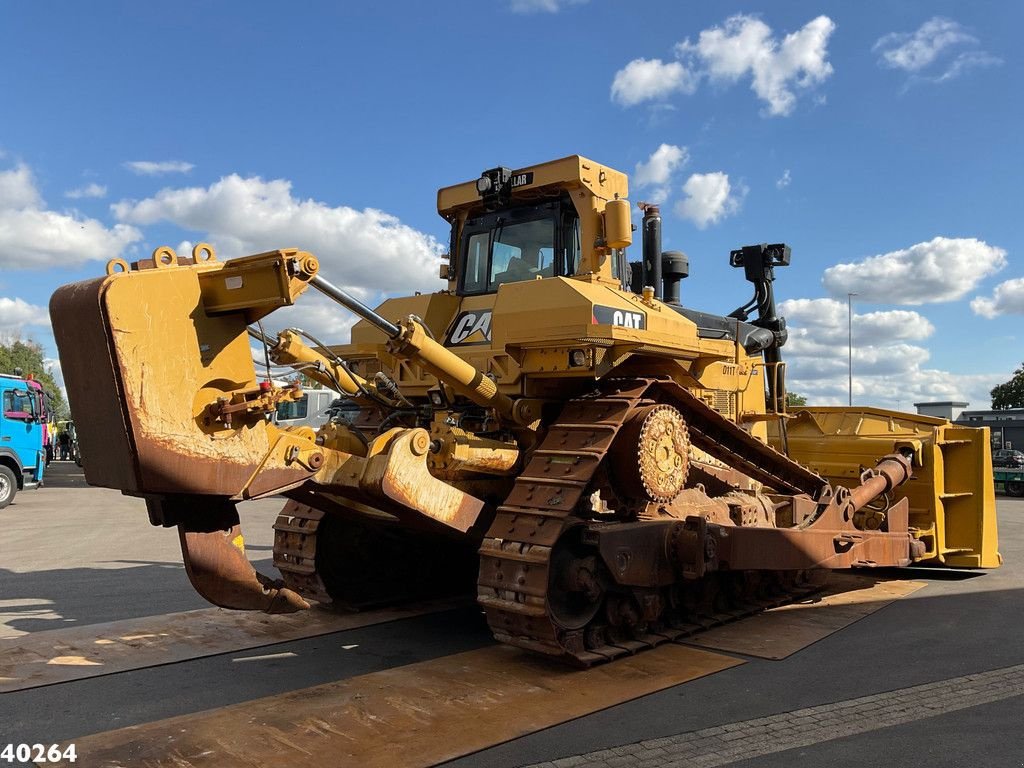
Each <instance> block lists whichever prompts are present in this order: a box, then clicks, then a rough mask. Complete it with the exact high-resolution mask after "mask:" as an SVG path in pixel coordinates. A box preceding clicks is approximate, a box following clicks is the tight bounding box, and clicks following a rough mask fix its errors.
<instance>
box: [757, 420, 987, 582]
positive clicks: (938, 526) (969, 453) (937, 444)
mask: <svg viewBox="0 0 1024 768" xmlns="http://www.w3.org/2000/svg"><path fill="white" fill-rule="evenodd" d="M770 429H771V439H772V442H773V444H774V445H775V447H777V448H781V447H782V445H781V439H780V435H779V433H778V428H777V426H776V425H770ZM787 432H788V444H789V451H790V455H791V456H792V457H793V458H795V459H796V460H797V461H799V462H801V463H802V464H805V465H806V466H808V467H810V468H811V469H813V470H814V471H816V472H818V473H819V474H820V475H822V476H823V477H825V478H826V479H827V480H829V481H830V482H832V483H835V484H838V485H844V486H847V487H852V486H854V485H856V484H857V483H858V477H859V475H860V473H861V471H862V470H863V469H864V468H865V467H871V466H874V464H875V462H876V461H878V459H879V458H880V457H881V456H884V455H885V454H887V453H892V452H893V451H894V450H899V449H900V448H904V447H906V448H911V449H913V450H914V451H915V460H914V475H913V478H912V479H911V481H910V482H908V483H906V484H904V485H903V486H901V487H900V488H899V489H897V490H896V492H895V493H894V494H893V498H894V500H898V499H900V498H904V497H905V498H906V499H907V501H908V503H909V506H910V526H911V528H912V529H916V534H915V535H916V536H917V537H918V538H919V539H920V540H921V541H922V542H924V544H925V546H926V553H925V555H924V557H923V558H922V559H923V560H924V561H926V562H934V563H942V564H944V565H949V566H958V567H979V568H994V567H996V566H998V565H999V564H1000V563H1001V562H1002V559H1001V557H1000V555H999V552H998V533H997V525H996V514H995V490H994V485H993V481H992V456H991V451H990V447H989V439H988V430H986V429H975V428H973V427H961V426H957V425H953V424H950V423H949V422H948V421H946V420H945V419H937V418H933V417H930V416H918V415H915V414H909V413H900V412H898V411H888V410H884V409H881V408H867V407H863V408H862V407H853V408H838V407H806V408H800V409H798V410H797V411H796V415H795V418H793V419H790V420H789V422H788V428H787Z"/></svg>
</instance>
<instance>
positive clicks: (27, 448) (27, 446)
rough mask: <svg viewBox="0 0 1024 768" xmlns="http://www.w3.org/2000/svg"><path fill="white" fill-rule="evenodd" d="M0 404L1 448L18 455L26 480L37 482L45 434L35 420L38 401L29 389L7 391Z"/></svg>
mask: <svg viewBox="0 0 1024 768" xmlns="http://www.w3.org/2000/svg"><path fill="white" fill-rule="evenodd" d="M0 401H2V405H3V410H2V414H0V446H2V447H3V448H7V449H9V450H11V451H13V452H14V453H15V455H17V457H18V461H20V462H21V466H22V468H23V472H24V474H25V475H26V479H27V480H29V481H32V480H37V479H39V470H40V466H39V465H40V461H39V453H40V451H41V449H42V443H43V432H42V425H41V424H40V423H39V422H38V419H37V418H36V411H35V398H34V397H33V396H32V394H31V393H30V392H29V391H28V390H27V389H16V388H14V387H7V388H5V389H4V390H3V394H2V396H0ZM5 452H6V451H5Z"/></svg>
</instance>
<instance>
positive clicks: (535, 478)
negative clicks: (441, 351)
mask: <svg viewBox="0 0 1024 768" xmlns="http://www.w3.org/2000/svg"><path fill="white" fill-rule="evenodd" d="M649 386H650V383H649V382H647V381H639V382H638V381H629V382H626V383H624V384H623V385H622V386H621V388H617V387H615V386H614V385H612V384H609V385H607V386H606V388H605V391H604V393H603V394H604V397H597V398H581V399H578V400H573V401H570V402H569V403H567V404H566V405H565V407H564V408H563V409H562V413H561V415H560V416H559V418H558V419H557V420H556V421H555V422H554V423H553V424H552V425H551V426H550V428H549V429H548V432H547V436H546V437H545V438H544V440H543V441H542V442H541V444H540V446H539V447H538V448H537V449H536V450H535V451H534V452H533V454H532V456H531V458H530V460H529V462H528V463H527V465H526V468H525V469H524V470H523V473H522V474H521V475H520V476H519V477H518V478H517V479H516V484H515V486H514V487H513V489H512V492H511V493H510V494H509V495H508V497H507V498H506V499H505V503H504V504H503V505H502V506H501V507H499V508H498V513H497V515H496V516H495V518H494V522H493V523H492V524H491V527H490V529H489V530H488V531H487V537H486V538H485V539H484V542H483V544H482V546H481V548H480V578H479V581H478V585H479V589H478V597H477V600H478V602H479V603H480V605H481V606H482V607H483V609H484V613H485V614H486V615H487V622H488V624H489V625H490V627H491V631H492V632H493V633H494V636H495V638H497V639H498V640H500V641H502V642H504V643H508V644H510V645H516V646H519V647H520V648H526V649H527V650H531V651H537V652H540V653H544V654H547V655H551V656H556V657H559V658H562V659H564V660H566V661H570V662H574V663H577V664H582V665H589V664H594V663H598V662H601V661H604V660H605V659H606V658H609V657H612V656H615V655H620V654H623V653H627V652H628V649H627V648H625V647H622V646H616V645H614V644H608V645H607V647H606V646H604V645H602V646H601V648H600V649H597V650H604V651H605V653H597V652H595V649H594V648H591V649H587V648H586V647H585V646H584V642H583V637H582V633H581V632H579V631H577V632H575V633H574V636H575V637H576V640H575V641H570V642H568V643H567V642H566V641H565V639H564V634H563V632H562V631H560V628H559V626H558V625H557V624H556V623H555V621H554V619H553V617H552V615H551V613H550V611H549V603H548V589H549V584H550V582H551V579H552V570H553V569H555V568H557V567H558V565H557V563H556V564H553V563H552V551H553V547H554V544H555V542H556V541H557V540H558V539H559V537H560V536H561V535H562V534H563V532H564V531H565V530H566V528H567V527H571V526H572V523H571V522H568V519H569V517H570V515H571V514H572V512H573V511H574V510H575V508H576V505H577V503H578V502H579V501H580V499H581V498H582V497H583V494H584V491H585V490H586V488H587V486H588V484H589V482H590V481H591V479H592V478H593V477H594V474H595V472H596V471H597V469H598V467H599V466H600V464H601V461H602V459H604V457H605V455H606V454H607V453H608V450H609V449H610V447H611V445H612V442H613V441H614V440H615V437H616V436H617V435H618V433H619V430H620V429H621V428H622V425H623V424H624V423H625V422H626V420H627V419H628V418H629V416H630V415H631V413H632V411H633V409H634V408H635V407H636V405H637V403H639V402H640V399H641V398H642V397H643V395H644V393H645V392H646V391H647V389H648V388H649ZM580 567H581V568H585V565H581V566H580ZM584 623H585V622H584Z"/></svg>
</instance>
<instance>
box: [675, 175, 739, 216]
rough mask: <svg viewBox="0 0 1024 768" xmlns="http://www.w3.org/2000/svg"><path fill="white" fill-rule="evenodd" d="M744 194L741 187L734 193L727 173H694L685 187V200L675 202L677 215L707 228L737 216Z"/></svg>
mask: <svg viewBox="0 0 1024 768" xmlns="http://www.w3.org/2000/svg"><path fill="white" fill-rule="evenodd" d="M745 192H746V190H745V189H743V188H740V189H739V190H738V192H737V193H736V194H734V193H733V189H732V186H731V185H730V184H729V176H728V174H725V173H722V172H721V171H715V172H714V173H695V174H693V175H691V176H690V178H689V179H687V180H686V183H685V184H683V193H684V194H685V195H686V197H685V198H683V199H682V200H680V201H679V202H678V203H676V213H678V214H679V215H680V216H682V217H683V218H684V219H689V220H690V221H692V222H693V223H694V224H696V225H697V228H698V229H704V228H705V227H707V226H708V225H709V224H717V223H718V222H719V221H721V220H722V219H724V218H726V217H728V216H731V215H732V214H734V213H736V211H738V210H739V209H740V204H741V202H742V199H743V195H744V194H745Z"/></svg>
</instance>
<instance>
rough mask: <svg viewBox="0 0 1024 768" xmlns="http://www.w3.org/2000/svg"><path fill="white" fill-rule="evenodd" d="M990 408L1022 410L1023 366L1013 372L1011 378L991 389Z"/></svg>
mask: <svg viewBox="0 0 1024 768" xmlns="http://www.w3.org/2000/svg"><path fill="white" fill-rule="evenodd" d="M990 394H991V395H992V408H993V410H996V411H1002V410H1004V409H1006V408H1024V364H1022V365H1021V367H1020V368H1018V369H1017V370H1016V371H1014V372H1013V378H1011V379H1010V380H1009V381H1007V382H1005V383H1004V384H997V385H996V386H994V387H993V388H992V392H991V393H990Z"/></svg>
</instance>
